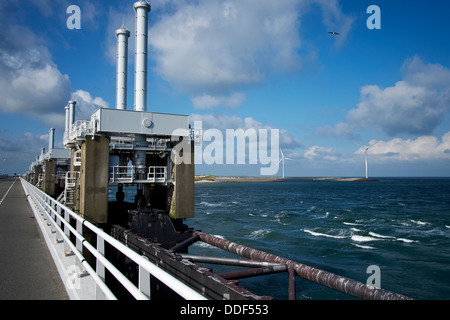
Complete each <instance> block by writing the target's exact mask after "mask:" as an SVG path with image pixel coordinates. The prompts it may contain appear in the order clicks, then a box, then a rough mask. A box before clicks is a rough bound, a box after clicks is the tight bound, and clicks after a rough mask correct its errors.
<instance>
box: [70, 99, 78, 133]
mask: <svg viewBox="0 0 450 320" xmlns="http://www.w3.org/2000/svg"><path fill="white" fill-rule="evenodd" d="M76 103H77V102H76V101H73V100H70V101H69V130H71V129H72V125H73V124H74V122H75V104H76Z"/></svg>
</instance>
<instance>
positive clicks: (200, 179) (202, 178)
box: [195, 175, 378, 183]
mask: <svg viewBox="0 0 450 320" xmlns="http://www.w3.org/2000/svg"><path fill="white" fill-rule="evenodd" d="M289 180H291V181H292V180H309V181H348V182H360V181H378V180H377V179H371V178H369V179H366V178H343V177H289V178H280V177H218V176H214V175H196V176H195V183H217V182H284V181H289Z"/></svg>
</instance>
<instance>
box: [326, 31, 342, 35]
mask: <svg viewBox="0 0 450 320" xmlns="http://www.w3.org/2000/svg"><path fill="white" fill-rule="evenodd" d="M328 33H331V34H332V35H338V34H340V33H339V32H335V31H330V32H328Z"/></svg>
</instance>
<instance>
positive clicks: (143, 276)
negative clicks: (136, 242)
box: [139, 256, 151, 299]
mask: <svg viewBox="0 0 450 320" xmlns="http://www.w3.org/2000/svg"><path fill="white" fill-rule="evenodd" d="M143 257H144V258H145V259H146V260H148V258H147V257H145V256H143ZM139 291H141V292H142V293H143V294H145V295H146V296H147V297H148V298H149V299H151V292H150V273H149V272H148V271H147V270H145V269H144V268H143V267H142V266H141V265H139Z"/></svg>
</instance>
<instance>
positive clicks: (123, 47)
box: [116, 26, 130, 110]
mask: <svg viewBox="0 0 450 320" xmlns="http://www.w3.org/2000/svg"><path fill="white" fill-rule="evenodd" d="M116 36H117V75H116V78H117V85H116V109H121V110H125V109H126V108H127V73H128V37H129V36H130V31H128V30H127V29H125V28H124V27H123V26H122V28H120V29H117V30H116Z"/></svg>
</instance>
